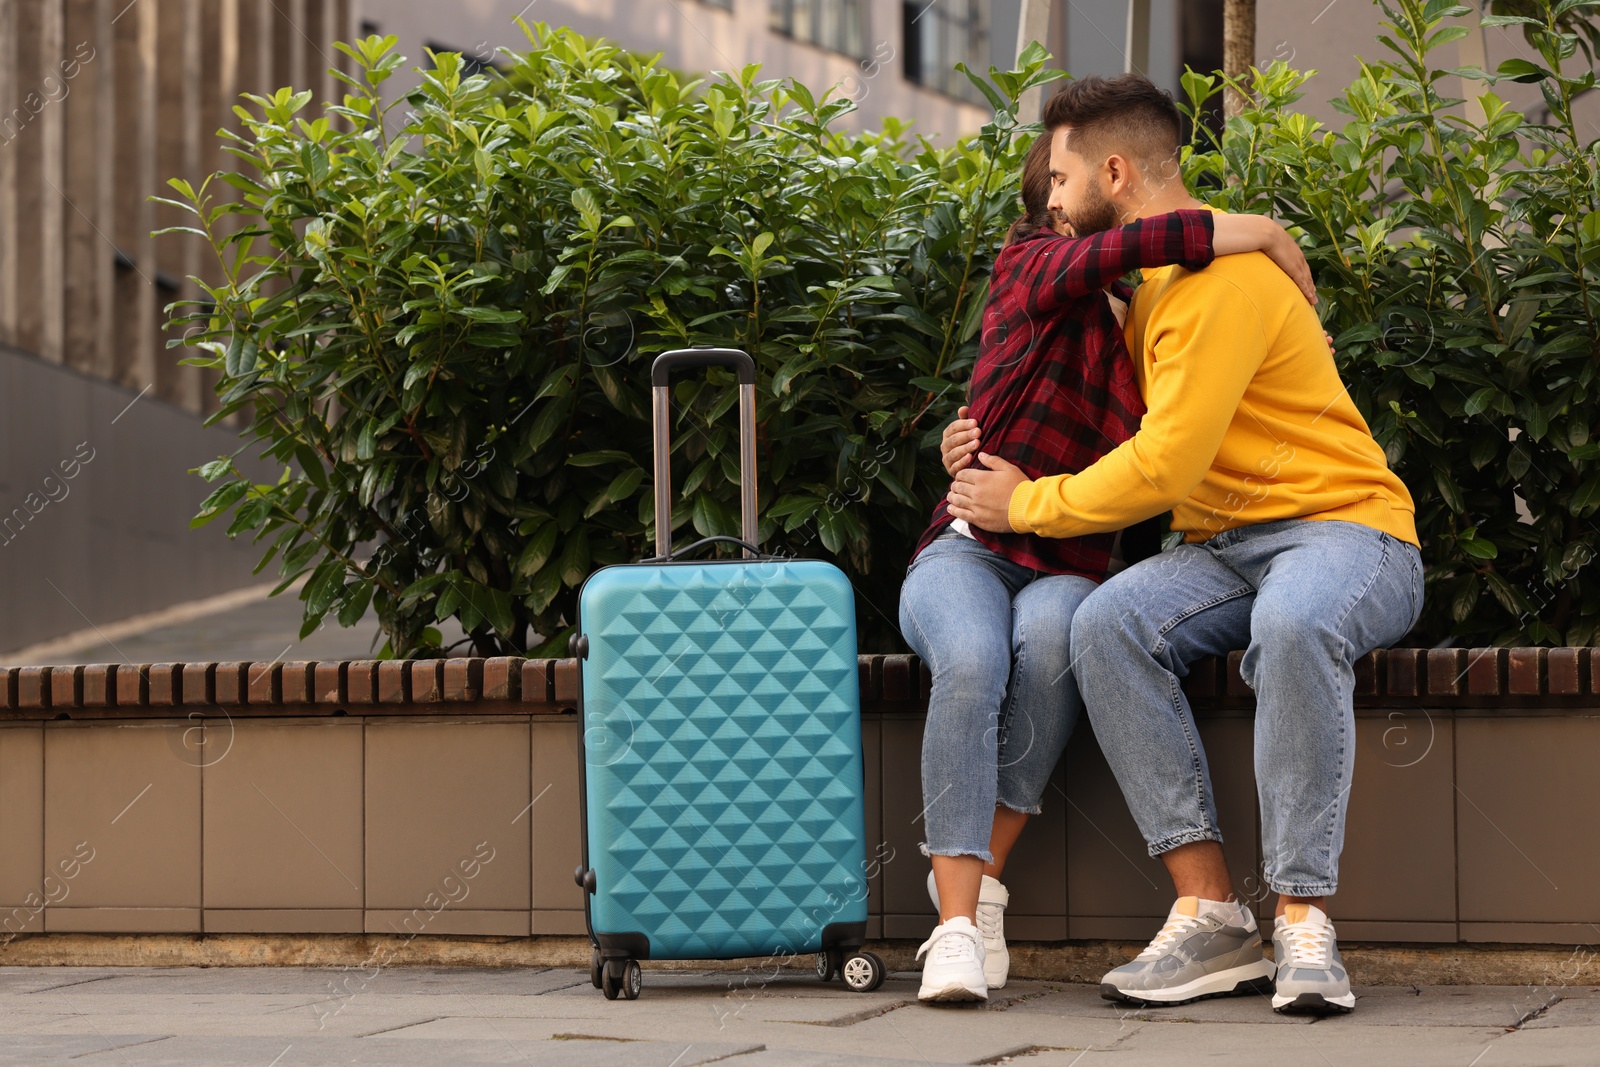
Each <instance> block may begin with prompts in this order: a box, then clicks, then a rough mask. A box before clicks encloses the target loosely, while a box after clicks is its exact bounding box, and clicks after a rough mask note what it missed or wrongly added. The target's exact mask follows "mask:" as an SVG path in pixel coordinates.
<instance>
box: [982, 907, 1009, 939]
mask: <svg viewBox="0 0 1600 1067" xmlns="http://www.w3.org/2000/svg"><path fill="white" fill-rule="evenodd" d="M1005 914H1006V909H1005V908H1003V907H1001V906H1000V905H999V904H984V903H979V905H978V932H979V933H981V934H982V935H983V936H984V938H985V939H992V940H996V941H998V940H1000V939H1001V934H1000V924H1001V922H1002V921H1003V920H1004V918H1005Z"/></svg>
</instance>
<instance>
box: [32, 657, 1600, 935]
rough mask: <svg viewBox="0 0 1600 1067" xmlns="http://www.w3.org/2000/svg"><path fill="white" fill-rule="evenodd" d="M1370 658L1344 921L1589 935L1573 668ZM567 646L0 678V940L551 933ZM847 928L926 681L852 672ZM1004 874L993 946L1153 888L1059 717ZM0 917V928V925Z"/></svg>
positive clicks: (917, 918) (914, 808)
mask: <svg viewBox="0 0 1600 1067" xmlns="http://www.w3.org/2000/svg"><path fill="white" fill-rule="evenodd" d="M1591 659H1592V652H1591V650H1589V649H1549V650H1543V649H1510V650H1507V649H1482V650H1463V649H1452V650H1431V651H1429V650H1410V649H1407V650H1394V651H1390V652H1387V653H1376V654H1374V655H1373V656H1369V657H1368V658H1367V659H1365V660H1363V661H1362V663H1361V664H1360V668H1359V670H1358V697H1357V737H1356V746H1357V759H1356V771H1355V785H1354V793H1353V797H1352V802H1351V810H1350V820H1349V833H1348V837H1347V843H1346V848H1345V853H1344V860H1343V878H1342V888H1341V892H1340V893H1339V895H1338V897H1337V898H1336V899H1335V903H1334V905H1333V912H1334V916H1335V918H1336V919H1337V920H1338V921H1339V924H1340V930H1341V934H1342V936H1343V937H1345V938H1346V939H1348V940H1370V941H1393V942H1435V943H1439V942H1445V943H1448V942H1457V941H1461V942H1523V943H1544V944H1566V945H1573V944H1592V943H1595V942H1597V941H1600V890H1597V889H1596V888H1595V887H1596V886H1600V820H1597V819H1596V818H1595V817H1594V815H1595V812H1596V811H1600V775H1597V774H1596V773H1595V768H1596V766H1597V765H1600V663H1593V664H1592V663H1591ZM1237 667H1238V654H1237V653H1236V654H1235V655H1234V656H1232V657H1230V659H1229V660H1228V661H1206V662H1204V663H1202V664H1200V665H1199V666H1198V668H1197V669H1196V671H1195V672H1194V673H1193V674H1192V675H1191V676H1190V678H1189V680H1188V689H1189V692H1190V694H1191V696H1192V697H1193V698H1194V700H1195V704H1196V707H1197V709H1198V717H1199V719H1200V729H1201V734H1202V736H1203V737H1204V739H1205V741H1206V745H1207V750H1208V753H1209V756H1210V761H1211V770H1212V776H1213V779H1214V781H1215V783H1216V786H1217V791H1218V801H1219V805H1220V808H1221V816H1222V820H1223V828H1224V831H1225V832H1227V833H1228V834H1229V839H1228V843H1227V845H1226V846H1225V847H1226V850H1227V852H1228V855H1229V859H1230V863H1231V865H1232V869H1233V873H1234V877H1235V880H1236V889H1237V891H1238V892H1239V893H1240V894H1241V895H1242V896H1244V897H1246V898H1262V897H1264V896H1265V893H1264V890H1263V887H1262V885H1261V882H1260V853H1259V848H1258V845H1257V841H1256V828H1257V816H1256V800H1255V786H1254V772H1253V769H1252V768H1253V763H1252V758H1251V726H1252V721H1251V704H1252V701H1251V696H1250V691H1249V689H1248V687H1246V686H1245V685H1244V683H1243V681H1242V680H1241V679H1240V678H1239V675H1238V669H1237ZM576 685H577V669H576V661H573V660H521V659H488V660H475V659H474V660H468V659H455V660H444V661H410V662H401V661H385V662H378V661H355V662H341V663H314V664H313V663H271V664H265V663H260V664H245V663H220V664H212V663H187V664H153V665H138V666H128V665H123V666H79V667H53V668H51V667H38V668H8V669H4V670H0V926H4V928H5V931H7V932H9V933H10V934H16V933H32V932H39V931H51V932H54V931H63V932H64V931H79V932H105V933H112V932H158V931H159V932H169V933H170V932H191V933H200V932H230V933H240V932H262V933H339V932H354V933H359V932H363V931H366V932H383V933H389V932H400V933H407V932H413V933H422V934H431V933H437V934H484V935H526V934H530V933H531V934H574V933H582V932H583V916H582V911H581V907H582V902H581V897H580V895H579V890H578V889H577V887H576V886H575V885H574V884H573V882H572V875H571V872H572V869H573V867H574V866H575V865H576V864H577V862H578V796H577V788H578V786H577V771H578V764H577V761H578V747H577V742H578V735H577V730H578V721H577V716H576V715H575V714H574V713H573V705H574V700H575V696H576ZM861 690H862V699H863V708H864V713H863V735H864V741H865V747H866V766H867V820H868V837H869V851H870V850H871V849H873V848H879V849H880V850H881V851H880V854H881V855H884V856H887V857H892V858H890V859H888V861H887V862H885V863H883V864H882V867H881V871H880V872H879V873H878V875H877V876H876V877H875V878H874V879H873V882H872V885H871V897H870V912H871V915H872V919H871V926H870V929H869V935H870V936H873V937H889V938H919V939H920V938H922V937H925V936H926V934H927V930H928V928H929V922H930V919H931V916H932V910H931V908H930V906H929V905H928V902H927V898H926V895H925V890H924V886H923V881H924V878H925V877H926V873H927V860H926V859H924V858H923V857H922V856H921V855H920V854H919V853H918V851H917V843H918V841H919V840H920V838H921V823H920V821H918V818H919V814H920V812H921V810H922V799H921V790H920V787H919V784H918V756H919V751H920V746H921V737H922V726H923V715H924V709H925V706H926V699H927V690H928V675H927V672H926V670H925V669H923V668H922V666H921V665H920V664H919V663H918V662H917V661H916V660H915V659H914V658H913V657H909V656H866V657H862V659H861ZM1007 882H1008V884H1009V886H1010V888H1011V893H1012V896H1011V907H1010V910H1009V912H1008V915H1007V930H1008V933H1009V934H1010V936H1011V937H1013V938H1014V939H1018V940H1060V939H1067V938H1072V939H1095V938H1127V939H1143V938H1145V937H1148V936H1149V933H1150V931H1151V929H1152V924H1153V921H1154V920H1156V919H1158V918H1159V917H1160V916H1162V915H1163V914H1164V913H1165V911H1166V908H1167V906H1168V904H1169V896H1170V888H1169V884H1168V882H1167V881H1166V878H1165V876H1164V874H1163V872H1162V869H1161V866H1160V864H1159V863H1158V862H1156V861H1154V860H1151V859H1149V858H1148V857H1147V856H1146V855H1145V850H1144V845H1143V842H1142V841H1141V840H1140V838H1139V836H1138V833H1137V831H1136V829H1135V827H1134V825H1133V821H1132V819H1131V817H1130V816H1129V815H1128V813H1127V809H1126V807H1125V806H1124V804H1123V801H1122V797H1121V794H1120V793H1119V791H1118V790H1117V788H1116V785H1115V783H1114V782H1113V780H1112V778H1111V776H1110V773H1109V771H1108V770H1107V768H1106V766H1105V763H1104V761H1103V760H1102V759H1101V757H1100V755H1099V752H1098V749H1097V748H1096V746H1095V744H1094V740H1093V737H1092V735H1091V734H1090V732H1089V730H1088V728H1087V725H1086V724H1085V725H1083V726H1080V728H1079V731H1078V734H1077V736H1076V737H1075V738H1074V739H1073V742H1072V744H1071V746H1070V747H1069V749H1068V752H1067V755H1066V757H1065V758H1064V759H1063V760H1062V764H1061V766H1060V767H1058V768H1057V770H1056V776H1055V779H1054V781H1053V783H1052V787H1051V789H1050V790H1049V791H1048V793H1047V796H1046V799H1045V813H1044V814H1043V815H1042V816H1040V817H1039V818H1038V819H1036V820H1035V821H1034V824H1033V825H1032V826H1030V827H1029V829H1028V831H1027V833H1026V835H1025V836H1024V838H1023V841H1022V844H1021V845H1020V846H1019V849H1018V852H1017V854H1016V857H1015V859H1014V860H1013V866H1012V868H1011V871H1010V872H1009V873H1008V877H1007ZM6 936H7V935H6V934H5V933H0V940H3V939H4V938H5V937H6Z"/></svg>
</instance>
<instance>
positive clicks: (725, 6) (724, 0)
mask: <svg viewBox="0 0 1600 1067" xmlns="http://www.w3.org/2000/svg"><path fill="white" fill-rule="evenodd" d="M700 2H701V3H702V4H704V5H706V6H707V7H719V8H721V9H722V10H724V11H732V10H733V0H700Z"/></svg>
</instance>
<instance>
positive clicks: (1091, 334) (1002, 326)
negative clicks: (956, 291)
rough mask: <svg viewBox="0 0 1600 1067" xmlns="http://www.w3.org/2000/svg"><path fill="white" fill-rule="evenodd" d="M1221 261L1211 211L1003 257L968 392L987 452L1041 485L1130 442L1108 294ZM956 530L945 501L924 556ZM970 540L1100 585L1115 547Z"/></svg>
mask: <svg viewBox="0 0 1600 1067" xmlns="http://www.w3.org/2000/svg"><path fill="white" fill-rule="evenodd" d="M1212 257H1213V251H1212V217H1211V213H1210V212H1209V211H1174V212H1171V213H1170V214H1166V215H1156V216H1154V217H1152V218H1147V219H1141V220H1139V221H1138V222H1133V223H1129V224H1128V225H1126V226H1121V227H1116V228H1113V229H1110V230H1106V231H1104V232H1103V233H1097V234H1095V235H1093V236H1092V237H1083V238H1073V237H1061V236H1059V235H1057V234H1054V233H1051V232H1049V231H1041V232H1039V233H1036V234H1034V235H1032V236H1031V237H1026V238H1024V239H1022V240H1020V241H1018V242H1017V243H1015V244H1013V245H1010V246H1009V247H1007V248H1004V249H1001V251H1000V255H999V256H998V257H996V259H995V265H994V275H993V277H992V278H991V280H990V288H989V303H988V306H987V307H985V308H984V311H983V336H982V339H981V341H980V343H979V349H978V361H977V364H976V365H975V366H974V367H973V369H972V381H971V383H970V385H969V386H968V393H967V397H968V399H967V403H968V405H969V406H970V407H971V411H970V412H969V415H968V417H969V418H972V419H975V420H976V421H977V423H978V429H979V430H980V431H981V433H982V435H983V438H982V447H983V451H985V452H987V453H989V454H990V455H995V456H1000V457H1002V458H1003V459H1006V460H1008V461H1010V462H1011V463H1015V464H1016V465H1017V466H1018V467H1020V468H1022V470H1023V472H1024V473H1026V474H1027V475H1028V477H1029V478H1041V477H1044V476H1046V475H1051V474H1062V473H1066V472H1069V471H1070V472H1077V471H1081V470H1083V469H1084V468H1085V467H1087V466H1089V465H1090V464H1092V463H1093V462H1094V461H1095V460H1097V459H1099V458H1100V457H1101V456H1103V455H1105V454H1106V453H1107V452H1110V451H1111V450H1112V449H1113V448H1115V447H1116V446H1117V445H1119V444H1121V443H1122V442H1124V441H1126V440H1127V439H1128V438H1130V437H1132V436H1133V435H1134V433H1135V431H1137V430H1138V429H1139V420H1140V419H1141V418H1142V417H1143V416H1144V412H1145V407H1144V399H1143V398H1142V397H1141V396H1140V395H1139V387H1138V383H1137V382H1136V381H1135V380H1134V375H1133V361H1132V359H1131V358H1130V357H1129V355H1128V348H1127V345H1126V344H1125V343H1124V342H1123V339H1122V328H1121V327H1120V326H1119V325H1118V324H1117V319H1116V315H1115V314H1113V312H1112V310H1111V305H1110V304H1109V303H1108V302H1107V301H1106V297H1105V292H1104V290H1105V287H1106V286H1108V285H1110V284H1112V283H1113V282H1115V281H1117V280H1118V279H1119V278H1121V277H1122V276H1123V275H1125V274H1127V273H1128V272H1130V271H1133V270H1137V269H1138V268H1140V267H1163V266H1166V265H1168V264H1172V263H1176V264H1178V265H1179V266H1182V267H1186V268H1188V269H1189V270H1200V269H1202V268H1204V267H1206V266H1208V265H1209V264H1210V263H1211V260H1212ZM973 462H974V463H977V459H976V458H974V460H973ZM949 522H950V512H949V509H948V505H947V502H946V501H945V500H940V501H939V503H938V505H937V506H936V507H935V508H934V509H933V522H932V524H931V525H929V527H928V529H927V531H926V532H925V533H924V534H923V535H922V540H921V541H919V542H918V543H917V552H921V551H922V550H923V548H925V547H926V546H927V544H928V542H930V541H932V540H933V539H934V538H935V537H937V536H938V535H939V532H940V531H941V530H943V529H944V527H945V526H946V525H947V524H948V523H949ZM972 533H973V534H974V536H976V538H977V539H978V541H979V542H981V543H982V544H983V545H985V546H986V547H988V548H989V549H991V550H993V551H995V552H998V553H999V554H1000V555H1002V556H1004V557H1006V558H1007V559H1009V560H1011V561H1012V562H1014V563H1019V564H1021V565H1022V566H1024V567H1030V568H1032V569H1033V570H1036V571H1043V572H1045V573H1048V574H1080V575H1082V576H1084V577H1085V578H1091V579H1093V580H1095V581H1097V582H1098V581H1101V580H1102V579H1104V578H1105V576H1106V569H1107V567H1108V565H1109V564H1110V561H1111V545H1112V541H1113V540H1114V536H1115V535H1113V534H1093V535H1091V536H1088V537H1069V538H1052V537H1040V536H1038V535H1037V534H1017V533H999V534H997V533H990V532H989V531H987V530H980V529H978V528H976V527H973V529H972ZM912 555H913V557H915V555H916V553H915V552H914V553H912Z"/></svg>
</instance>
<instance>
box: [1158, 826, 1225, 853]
mask: <svg viewBox="0 0 1600 1067" xmlns="http://www.w3.org/2000/svg"><path fill="white" fill-rule="evenodd" d="M1197 841H1215V842H1216V843H1217V844H1219V845H1220V844H1222V833H1221V831H1218V830H1185V831H1184V832H1183V833H1181V834H1173V835H1172V836H1171V837H1168V838H1164V839H1162V840H1160V841H1152V842H1151V843H1150V855H1151V856H1159V855H1161V854H1162V853H1163V852H1171V851H1172V850H1173V849H1175V848H1178V847H1180V846H1182V845H1192V844H1194V843H1195V842H1197Z"/></svg>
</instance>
